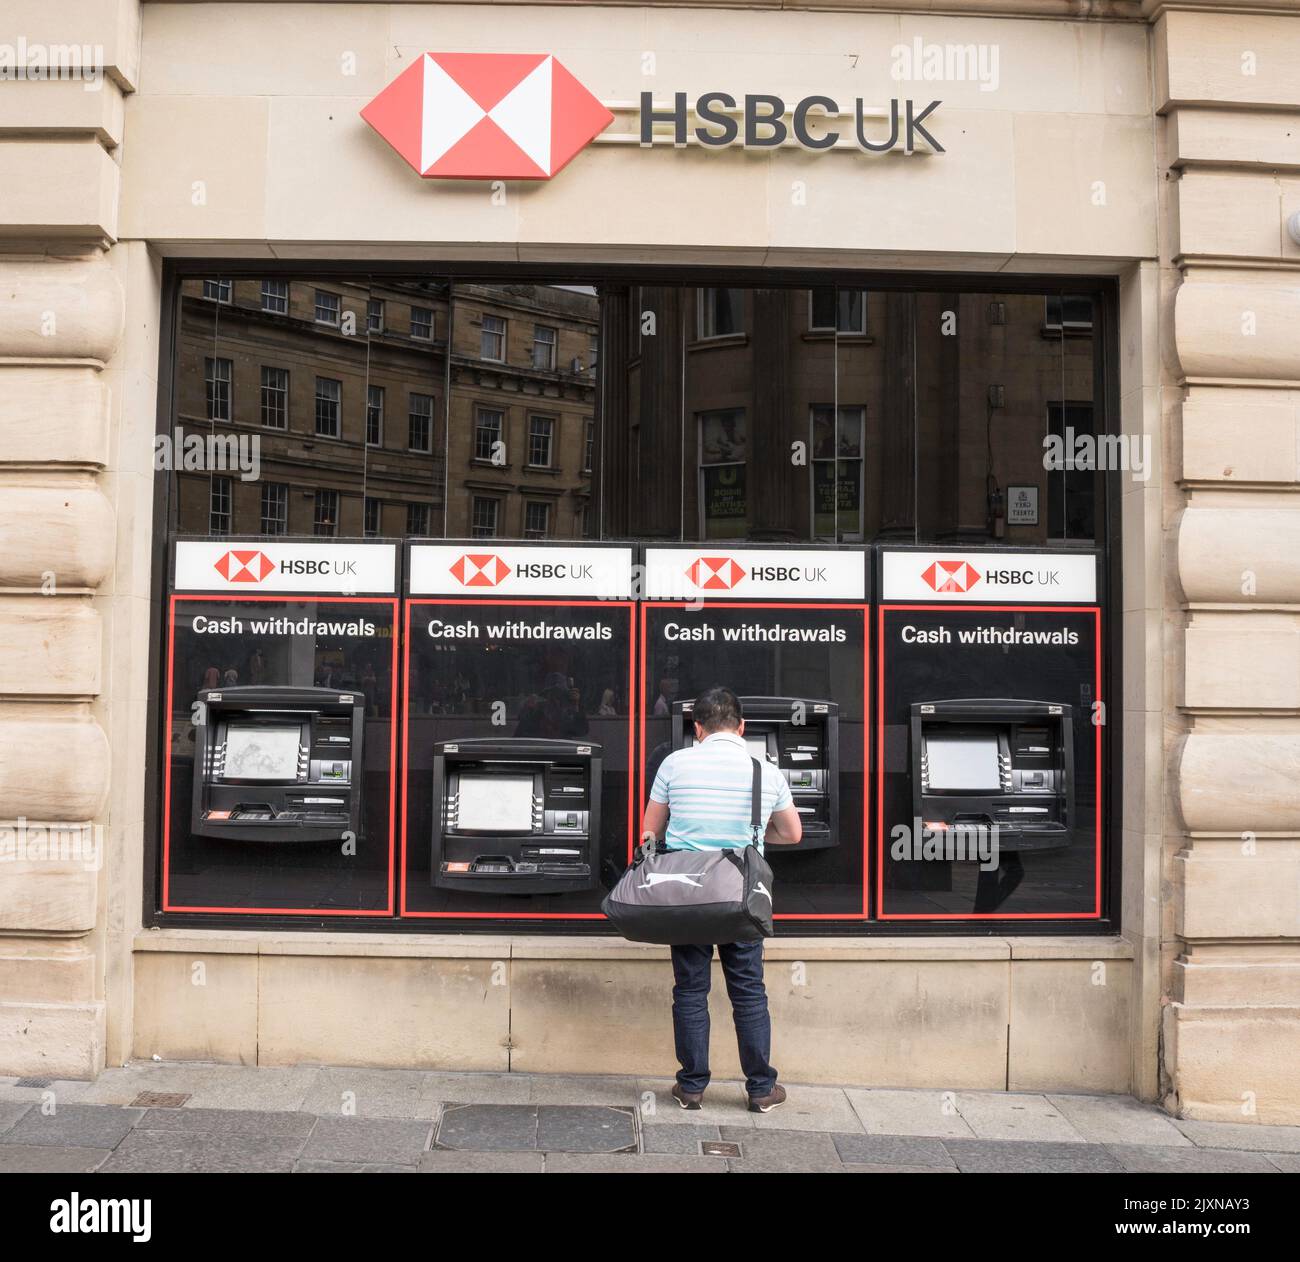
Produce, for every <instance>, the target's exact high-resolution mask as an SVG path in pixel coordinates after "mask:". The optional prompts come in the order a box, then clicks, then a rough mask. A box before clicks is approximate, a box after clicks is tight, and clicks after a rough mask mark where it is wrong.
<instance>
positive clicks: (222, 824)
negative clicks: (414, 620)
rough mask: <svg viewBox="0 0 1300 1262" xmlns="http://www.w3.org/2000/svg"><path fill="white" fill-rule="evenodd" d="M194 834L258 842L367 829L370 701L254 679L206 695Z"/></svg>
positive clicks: (325, 837)
mask: <svg viewBox="0 0 1300 1262" xmlns="http://www.w3.org/2000/svg"><path fill="white" fill-rule="evenodd" d="M198 702H199V704H198V707H197V714H198V722H197V723H196V724H195V729H194V795H193V808H192V820H191V829H192V831H193V832H194V833H195V834H196V835H198V836H201V837H219V838H223V839H225V840H229V841H254V842H295V843H296V842H334V841H340V840H343V839H344V838H345V836H348V835H350V836H351V837H352V838H356V837H357V836H358V834H359V832H360V826H361V812H362V789H361V774H360V771H361V767H362V734H363V732H364V728H365V698H364V697H363V696H362V695H361V694H360V693H356V692H338V691H337V690H335V689H332V688H291V687H271V686H258V685H250V686H243V687H239V686H236V687H232V688H221V689H205V690H203V691H201V692H200V693H199V694H198Z"/></svg>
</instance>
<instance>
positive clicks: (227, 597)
mask: <svg viewBox="0 0 1300 1262" xmlns="http://www.w3.org/2000/svg"><path fill="white" fill-rule="evenodd" d="M182 600H191V601H194V600H201V601H218V602H223V603H225V604H235V605H242V604H246V603H248V602H250V601H259V600H260V601H273V602H275V603H276V604H282V605H283V604H288V605H304V604H316V605H383V604H389V605H391V606H392V609H393V636H392V639H393V668H392V669H393V681H394V683H396V681H397V666H398V657H397V633H398V630H399V627H398V621H399V619H398V614H397V606H398V598H397V597H396V596H312V595H304V594H302V593H299V592H283V593H281V594H279V595H275V596H273V595H270V594H269V593H266V594H259V595H251V594H250V595H248V596H245V595H243V594H242V593H237V594H234V595H231V594H229V593H222V594H220V595H211V596H204V595H192V594H189V593H186V594H185V595H183V596H181V595H175V594H173V595H172V596H171V597H169V599H168V604H167V727H166V732H167V753H166V770H165V772H164V773H163V862H162V910H163V911H164V912H187V911H201V912H216V913H219V914H221V915H230V916H352V917H357V916H391V915H392V914H393V875H394V874H393V859H394V852H395V843H396V839H397V833H396V823H397V821H396V813H395V812H396V807H397V781H396V779H395V776H396V774H397V715H396V714H394V715H393V716H392V717H393V721H392V724H391V727H392V736H391V738H390V743H389V750H388V906H387V907H383V908H376V909H371V910H365V909H361V910H357V911H348V910H344V909H331V908H318V907H189V906H172V905H171V904H170V903H169V902H168V899H169V897H170V894H171V888H170V880H171V862H170V861H171V824H172V810H171V807H172V686H173V678H174V675H173V667H174V664H175V656H176V604H177V602H178V601H182Z"/></svg>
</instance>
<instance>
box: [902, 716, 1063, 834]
mask: <svg viewBox="0 0 1300 1262" xmlns="http://www.w3.org/2000/svg"><path fill="white" fill-rule="evenodd" d="M912 815H913V818H915V819H919V820H920V821H921V824H922V827H923V828H926V829H927V830H933V831H946V830H955V829H958V828H960V827H962V826H963V825H965V826H967V827H970V826H976V827H979V826H982V827H985V828H988V827H990V826H991V825H994V824H996V825H997V828H998V832H997V838H998V846H999V848H1000V849H1001V850H1006V851H1029V850H1055V849H1059V848H1060V847H1062V846H1067V845H1069V844H1070V841H1071V839H1072V835H1073V830H1074V828H1075V827H1076V819H1075V814H1074V712H1073V708H1072V707H1071V706H1068V705H1056V704H1053V703H1050V702H1045V701H1016V700H995V699H982V698H972V699H964V700H960V701H919V702H916V703H914V704H913V706H912Z"/></svg>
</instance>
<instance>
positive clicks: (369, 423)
mask: <svg viewBox="0 0 1300 1262" xmlns="http://www.w3.org/2000/svg"><path fill="white" fill-rule="evenodd" d="M383 445H384V387H383V386H367V387H366V446H367V447H382V446H383Z"/></svg>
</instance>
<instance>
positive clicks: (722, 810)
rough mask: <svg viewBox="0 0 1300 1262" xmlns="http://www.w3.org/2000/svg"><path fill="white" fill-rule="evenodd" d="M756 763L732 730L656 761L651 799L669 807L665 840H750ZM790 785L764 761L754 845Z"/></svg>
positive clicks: (718, 846)
mask: <svg viewBox="0 0 1300 1262" xmlns="http://www.w3.org/2000/svg"><path fill="white" fill-rule="evenodd" d="M753 778H754V763H753V759H752V758H750V756H749V749H748V748H747V747H746V745H745V742H744V739H743V738H742V737H741V736H739V735H738V734H737V733H736V732H712V733H710V735H708V736H706V737H705V738H704V740H702V741H701V742H699V744H696V745H690V746H687V748H685V749H678V750H674V751H673V753H671V754H669V755H668V757H667V758H665V759H664V760H663V763H662V764H661V765H660V767H659V774H658V775H657V776H655V782H654V786H653V787H652V788H651V790H650V800H651V801H652V802H659V803H662V804H665V805H666V806H667V807H668V828H667V830H666V831H665V836H664V841H665V842H666V843H667V845H668V846H670V847H671V848H672V849H675V850H722V849H726V848H728V847H738V846H747V845H748V844H749V839H750V834H749V810H750V796H751V793H752V791H753ZM791 804H792V800H791V797H790V786H789V785H788V784H787V783H786V779H785V777H784V776H783V775H782V774H781V772H780V771H779V770H778V769H777V768H776V767H774V766H772V764H771V763H770V762H767V761H766V760H764V761H763V791H762V803H761V807H760V810H759V822H760V824H761V825H762V827H761V828H760V830H759V841H758V848H759V850H760V851H761V850H762V848H763V832H765V831H766V829H767V822H768V820H769V819H771V818H772V812H773V811H779V810H783V809H784V808H785V807H787V806H790V805H791Z"/></svg>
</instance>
